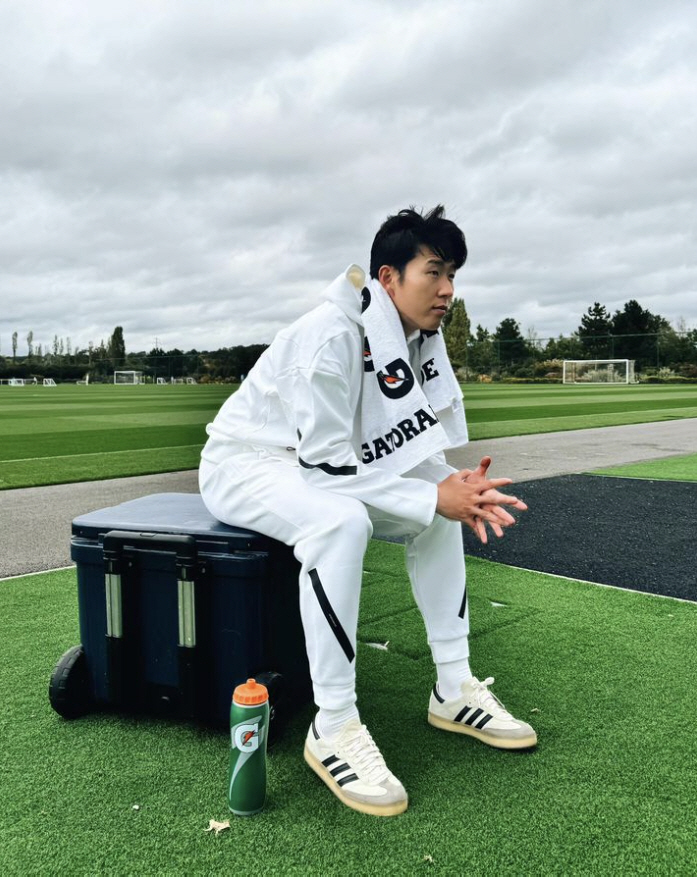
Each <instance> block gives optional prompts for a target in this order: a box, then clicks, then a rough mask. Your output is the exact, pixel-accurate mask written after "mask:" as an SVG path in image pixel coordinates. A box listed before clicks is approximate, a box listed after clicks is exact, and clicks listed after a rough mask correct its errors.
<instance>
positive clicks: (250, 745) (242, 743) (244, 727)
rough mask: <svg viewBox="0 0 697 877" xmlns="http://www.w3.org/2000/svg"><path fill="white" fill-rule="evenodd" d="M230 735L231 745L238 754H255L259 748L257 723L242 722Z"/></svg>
mask: <svg viewBox="0 0 697 877" xmlns="http://www.w3.org/2000/svg"><path fill="white" fill-rule="evenodd" d="M232 730H233V733H232V745H233V746H234V747H235V748H236V749H239V750H240V752H256V750H257V749H258V748H259V722H258V721H253V722H243V723H242V724H240V725H236V726H235V727H234V728H233V729H232Z"/></svg>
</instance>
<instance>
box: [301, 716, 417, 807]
mask: <svg viewBox="0 0 697 877" xmlns="http://www.w3.org/2000/svg"><path fill="white" fill-rule="evenodd" d="M305 761H306V762H307V763H308V764H309V765H310V767H311V768H312V770H314V772H315V773H316V774H317V776H318V777H319V778H320V779H321V780H323V781H324V782H325V783H326V784H327V785H328V786H329V788H330V789H331V790H332V792H334V794H335V795H336V797H337V798H338V799H339V800H340V801H342V802H343V803H344V804H346V806H347V807H352V808H353V809H354V810H360V812H361V813H369V814H370V815H371V816H396V815H397V814H398V813H403V812H404V811H405V810H406V809H407V804H408V798H407V793H406V791H405V789H404V786H403V785H402V784H401V783H400V781H399V780H398V779H397V777H396V776H394V775H393V774H392V773H390V771H389V770H388V768H387V765H386V764H385V759H384V758H383V757H382V755H381V754H380V750H379V749H378V747H377V746H376V745H375V743H374V742H373V738H372V737H371V736H370V733H369V731H368V729H367V728H366V726H365V725H362V724H361V723H360V721H359V720H358V719H351V720H350V721H348V722H346V724H345V725H344V726H343V728H342V729H341V731H340V733H339V736H338V737H336V739H334V740H333V741H327V740H325V739H324V738H322V737H321V736H320V734H319V731H318V730H317V725H316V723H315V720H314V719H313V720H312V724H311V725H310V730H309V731H308V732H307V739H306V741H305Z"/></svg>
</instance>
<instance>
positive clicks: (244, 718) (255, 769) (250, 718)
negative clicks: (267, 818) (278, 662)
mask: <svg viewBox="0 0 697 877" xmlns="http://www.w3.org/2000/svg"><path fill="white" fill-rule="evenodd" d="M268 729H269V692H268V690H267V688H266V686H265V685H261V684H260V683H258V682H257V681H256V680H254V679H248V680H247V683H246V684H245V685H238V686H237V688H236V689H235V691H234V692H233V695H232V705H231V707H230V772H229V775H228V806H229V807H230V810H231V811H232V812H233V813H234V814H235V815H236V816H253V815H254V814H255V813H258V812H259V811H260V810H261V809H262V808H263V806H264V801H265V800H266V740H267V737H268Z"/></svg>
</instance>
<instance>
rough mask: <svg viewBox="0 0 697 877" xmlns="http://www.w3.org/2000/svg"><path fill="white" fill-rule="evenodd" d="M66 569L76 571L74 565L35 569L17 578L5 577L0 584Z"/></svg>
mask: <svg viewBox="0 0 697 877" xmlns="http://www.w3.org/2000/svg"><path fill="white" fill-rule="evenodd" d="M66 569H76V567H75V564H71V565H70V566H56V567H54V568H53V569H35V570H33V571H32V572H22V573H20V574H19V575H18V576H5V577H4V578H1V579H0V582H11V581H12V579H26V578H27V576H44V575H47V574H48V573H50V572H63V570H66Z"/></svg>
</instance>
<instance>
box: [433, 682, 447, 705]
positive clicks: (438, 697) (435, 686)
mask: <svg viewBox="0 0 697 877" xmlns="http://www.w3.org/2000/svg"><path fill="white" fill-rule="evenodd" d="M433 696H434V697H435V699H436V700H437V701H438V703H445V698H444V697H441V696H440V694H438V684H437V683H436V685H434V686H433Z"/></svg>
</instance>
